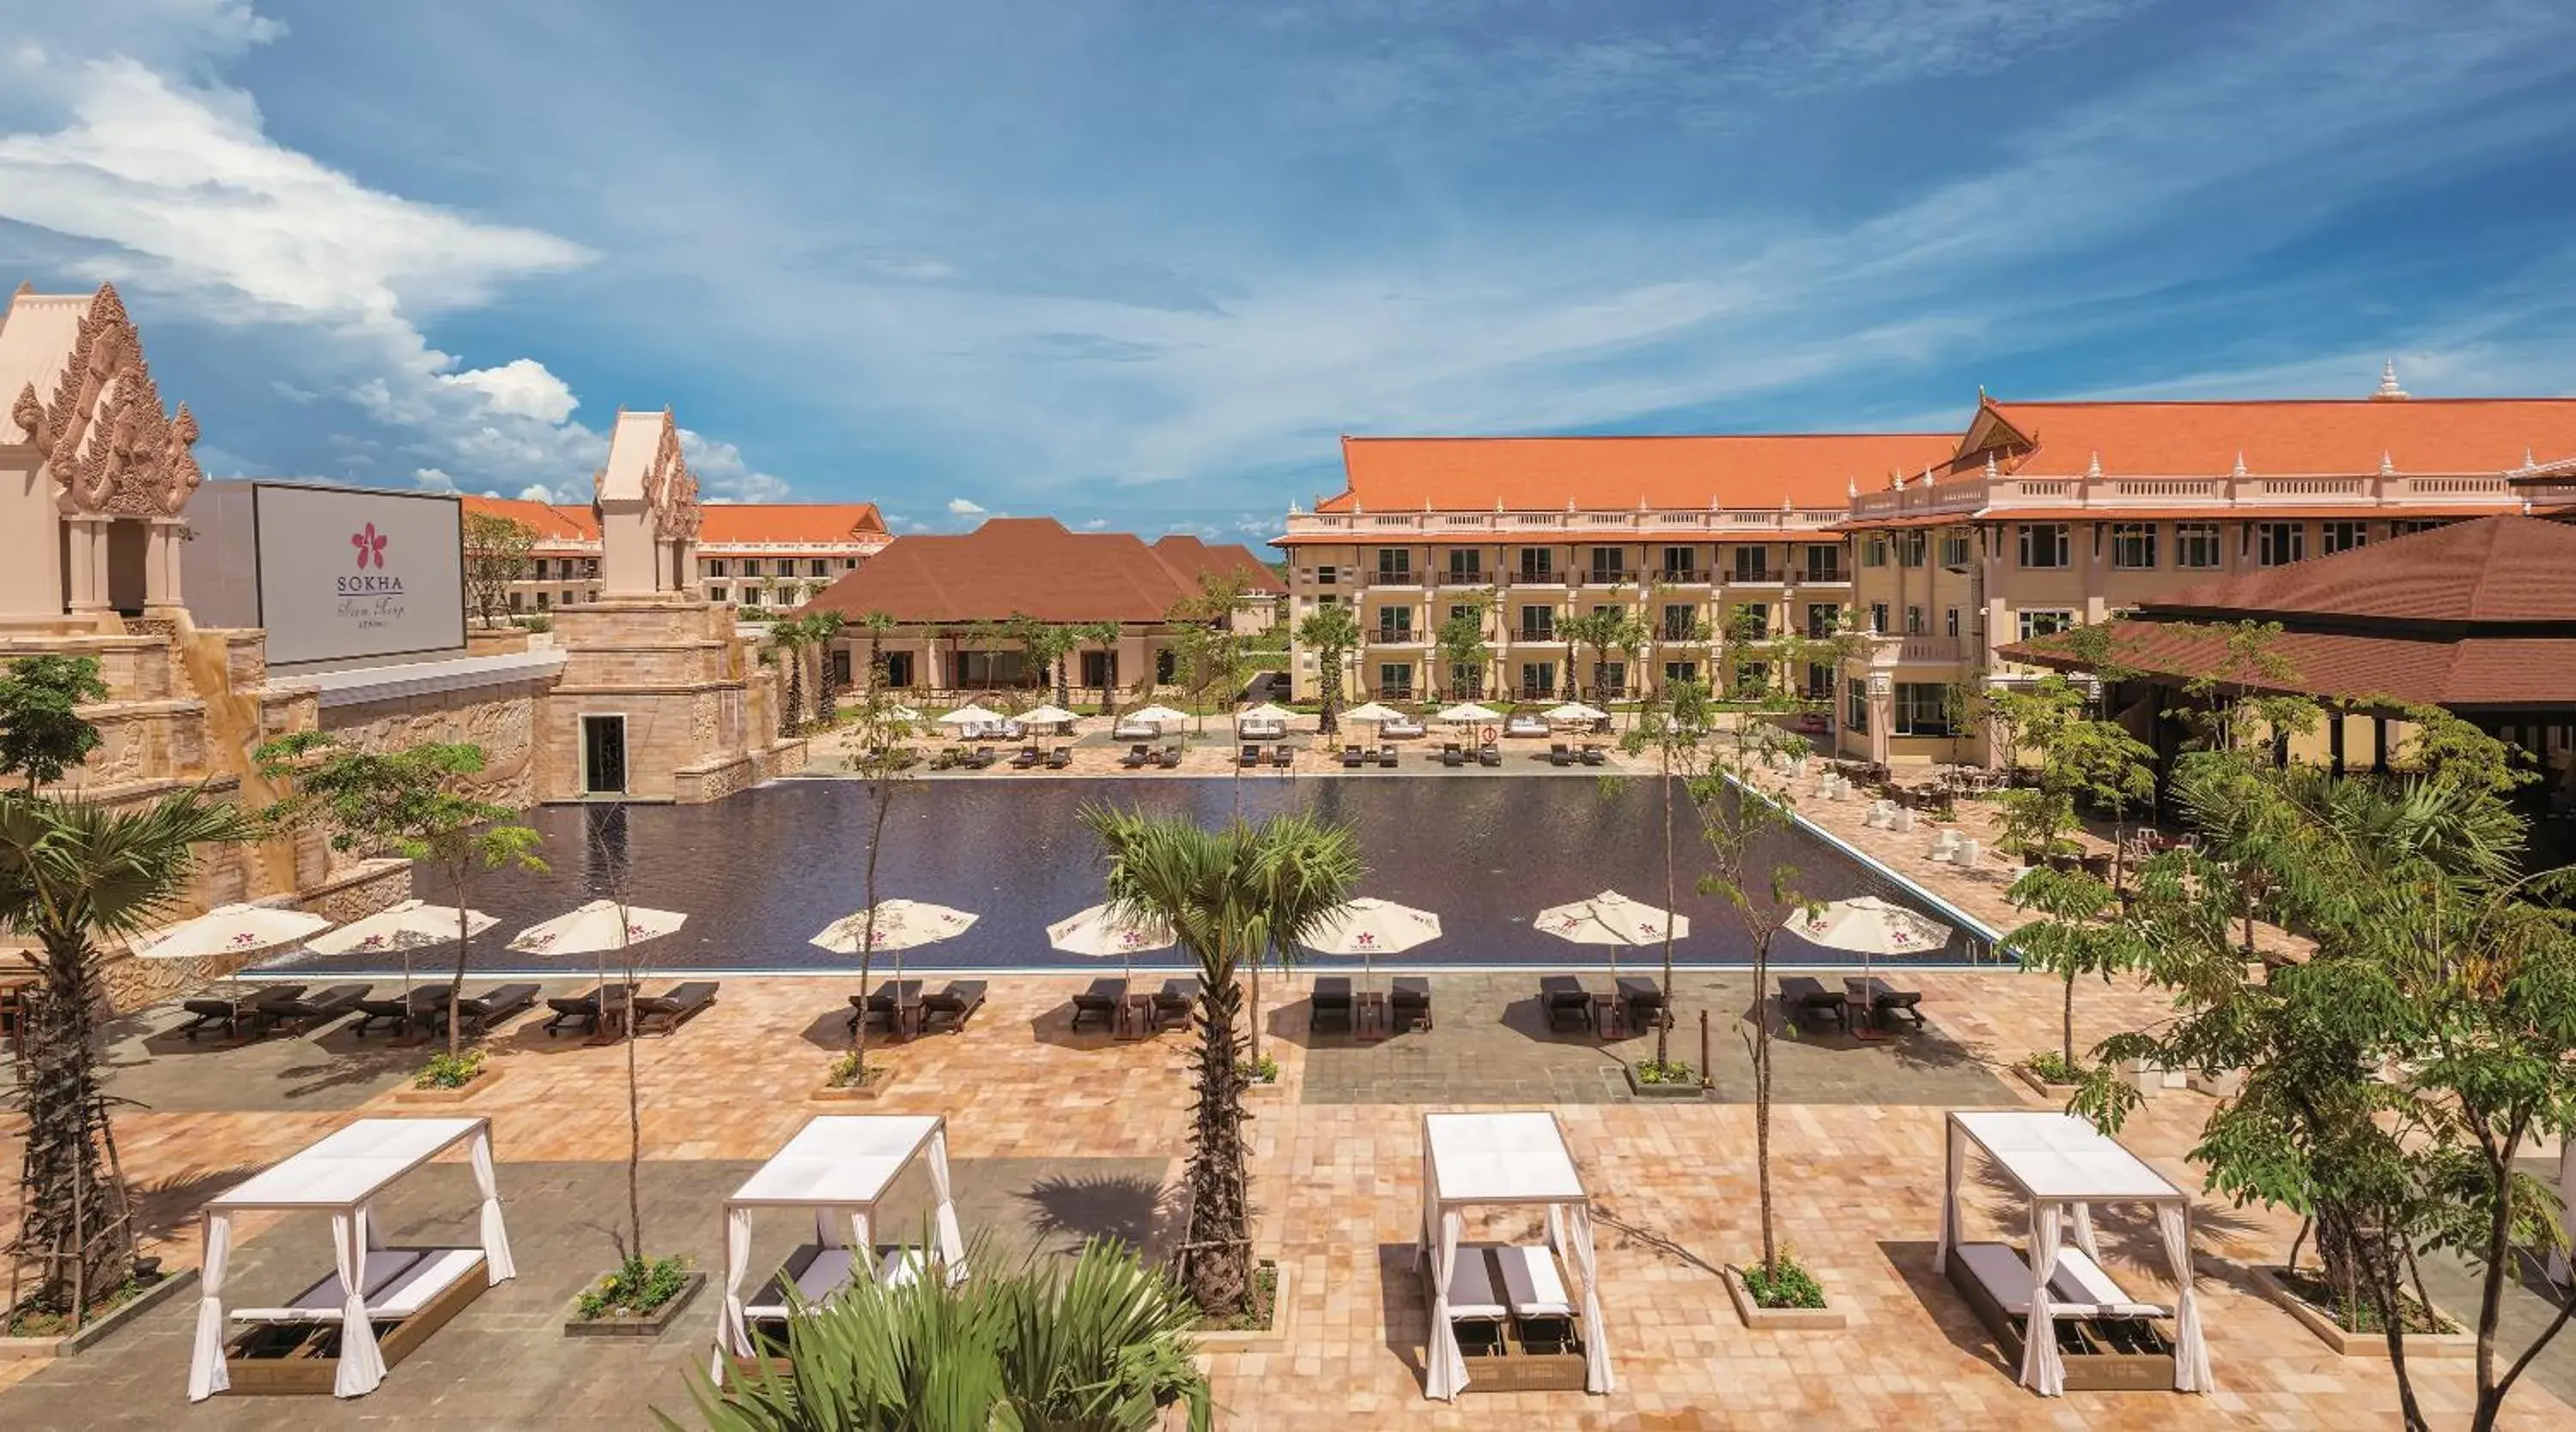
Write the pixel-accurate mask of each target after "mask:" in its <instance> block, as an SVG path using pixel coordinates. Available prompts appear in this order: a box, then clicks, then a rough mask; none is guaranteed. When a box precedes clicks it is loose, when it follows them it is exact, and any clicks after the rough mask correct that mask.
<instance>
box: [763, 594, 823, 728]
mask: <svg viewBox="0 0 2576 1432" xmlns="http://www.w3.org/2000/svg"><path fill="white" fill-rule="evenodd" d="M811 640H813V629H812V628H810V627H808V626H806V625H805V619H804V618H803V617H780V618H779V619H778V620H776V621H774V622H772V623H770V624H769V649H770V650H771V651H773V652H775V653H777V655H778V664H779V665H780V666H782V667H784V668H786V671H787V698H786V700H785V701H783V702H781V703H780V707H779V714H778V732H779V734H780V735H782V736H793V735H795V734H796V733H797V732H799V731H801V730H803V729H805V656H804V652H805V644H806V643H807V642H809V641H811Z"/></svg>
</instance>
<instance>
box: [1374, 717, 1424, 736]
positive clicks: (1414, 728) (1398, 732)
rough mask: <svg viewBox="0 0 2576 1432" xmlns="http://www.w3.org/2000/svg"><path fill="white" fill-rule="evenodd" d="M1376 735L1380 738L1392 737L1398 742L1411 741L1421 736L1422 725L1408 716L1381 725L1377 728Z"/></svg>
mask: <svg viewBox="0 0 2576 1432" xmlns="http://www.w3.org/2000/svg"><path fill="white" fill-rule="evenodd" d="M1377 733H1378V734H1379V735H1381V736H1393V737H1394V738H1396V739H1397V740H1399V741H1404V740H1411V739H1412V738H1414V737H1416V736H1419V735H1421V734H1422V723H1421V722H1419V721H1416V720H1414V719H1412V718H1411V717H1409V716H1408V717H1402V718H1399V719H1397V720H1393V721H1388V722H1384V723H1382V724H1381V725H1379V727H1378V728H1377Z"/></svg>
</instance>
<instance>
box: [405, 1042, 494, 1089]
mask: <svg viewBox="0 0 2576 1432" xmlns="http://www.w3.org/2000/svg"><path fill="white" fill-rule="evenodd" d="M482 1072H483V1051H482V1050H480V1049H468V1050H466V1051H465V1052H464V1053H462V1054H449V1053H446V1052H444V1051H442V1052H440V1053H437V1054H433V1055H431V1056H429V1063H428V1064H427V1065H426V1066H424V1067H423V1068H422V1069H421V1071H420V1073H419V1074H418V1075H417V1076H415V1077H414V1078H413V1079H412V1081H411V1086H412V1087H413V1088H415V1089H462V1088H464V1087H465V1086H466V1085H468V1084H471V1083H473V1082H474V1076H475V1075H477V1074H480V1073H482Z"/></svg>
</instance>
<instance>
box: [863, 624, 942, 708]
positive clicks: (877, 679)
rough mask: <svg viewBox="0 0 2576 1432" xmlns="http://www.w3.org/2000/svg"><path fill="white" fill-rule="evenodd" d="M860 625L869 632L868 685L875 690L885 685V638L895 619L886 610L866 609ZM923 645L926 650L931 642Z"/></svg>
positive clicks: (891, 629) (893, 625)
mask: <svg viewBox="0 0 2576 1432" xmlns="http://www.w3.org/2000/svg"><path fill="white" fill-rule="evenodd" d="M859 625H860V626H863V627H865V628H867V632H868V687H869V689H870V690H874V689H876V688H878V687H881V686H883V685H885V675H886V664H885V639H886V633H887V632H890V631H893V630H894V627H895V621H894V617H893V616H892V615H890V614H888V613H886V612H881V611H866V612H861V613H859ZM922 645H923V647H924V649H925V650H926V649H927V648H928V646H929V642H928V641H926V640H925V641H924V642H923V643H922Z"/></svg>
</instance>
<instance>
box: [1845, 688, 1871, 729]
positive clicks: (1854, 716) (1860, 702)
mask: <svg viewBox="0 0 2576 1432" xmlns="http://www.w3.org/2000/svg"><path fill="white" fill-rule="evenodd" d="M1843 729H1845V730H1847V731H1850V732H1851V733H1853V734H1854V735H1863V736H1865V735H1867V734H1869V683H1868V682H1866V681H1863V680H1861V679H1860V678H1859V677H1857V676H1855V677H1853V678H1851V679H1850V680H1848V681H1845V682H1844V683H1843Z"/></svg>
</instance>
